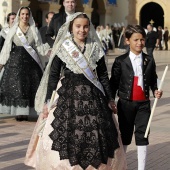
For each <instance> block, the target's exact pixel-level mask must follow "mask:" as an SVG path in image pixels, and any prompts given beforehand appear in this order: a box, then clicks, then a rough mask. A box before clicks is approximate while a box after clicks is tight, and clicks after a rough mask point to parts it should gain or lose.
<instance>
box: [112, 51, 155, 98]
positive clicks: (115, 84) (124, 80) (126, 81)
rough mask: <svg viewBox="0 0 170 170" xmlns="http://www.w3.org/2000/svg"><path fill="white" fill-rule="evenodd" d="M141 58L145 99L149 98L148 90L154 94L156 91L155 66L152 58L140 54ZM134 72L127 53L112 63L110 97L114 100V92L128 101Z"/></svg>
mask: <svg viewBox="0 0 170 170" xmlns="http://www.w3.org/2000/svg"><path fill="white" fill-rule="evenodd" d="M142 56H143V68H142V69H143V83H144V86H143V87H144V92H145V97H146V98H149V89H151V90H152V92H154V91H155V90H157V89H158V88H157V74H156V66H155V61H154V59H153V58H151V57H149V56H148V55H147V54H145V53H142ZM133 77H134V71H133V67H132V64H131V61H130V58H129V52H128V53H126V54H123V55H121V56H119V57H117V58H116V59H115V61H114V63H113V66H112V71H111V78H110V85H111V90H112V97H113V98H115V96H116V92H117V91H118V96H119V97H120V98H122V99H126V100H130V97H131V92H132V86H133Z"/></svg>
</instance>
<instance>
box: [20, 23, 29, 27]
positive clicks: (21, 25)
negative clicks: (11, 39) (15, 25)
mask: <svg viewBox="0 0 170 170" xmlns="http://www.w3.org/2000/svg"><path fill="white" fill-rule="evenodd" d="M28 26H29V24H28V23H23V22H20V23H19V27H21V28H25V27H28Z"/></svg>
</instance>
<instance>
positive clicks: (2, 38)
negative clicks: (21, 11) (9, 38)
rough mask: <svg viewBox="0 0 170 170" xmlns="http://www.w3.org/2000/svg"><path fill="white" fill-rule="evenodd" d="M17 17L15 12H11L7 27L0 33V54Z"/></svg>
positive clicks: (8, 16)
mask: <svg viewBox="0 0 170 170" xmlns="http://www.w3.org/2000/svg"><path fill="white" fill-rule="evenodd" d="M15 17H16V13H15V12H11V13H9V14H8V15H7V21H6V24H5V26H4V27H3V28H2V30H1V32H0V52H1V50H2V47H3V44H4V41H5V38H6V35H7V34H8V32H9V29H10V28H11V27H12V25H13V22H14V19H15Z"/></svg>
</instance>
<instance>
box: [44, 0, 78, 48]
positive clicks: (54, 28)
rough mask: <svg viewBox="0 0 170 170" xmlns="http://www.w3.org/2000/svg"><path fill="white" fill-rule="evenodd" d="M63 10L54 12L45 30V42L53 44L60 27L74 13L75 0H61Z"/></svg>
mask: <svg viewBox="0 0 170 170" xmlns="http://www.w3.org/2000/svg"><path fill="white" fill-rule="evenodd" d="M63 6H64V11H61V12H59V13H57V14H54V16H53V18H52V20H51V22H50V24H49V27H48V29H47V32H46V37H47V42H48V44H49V45H50V47H52V46H53V43H54V41H55V38H56V37H57V34H58V30H59V29H60V27H61V26H62V25H63V24H64V23H65V22H66V21H67V20H68V19H69V17H71V15H73V14H74V13H75V8H76V0H63Z"/></svg>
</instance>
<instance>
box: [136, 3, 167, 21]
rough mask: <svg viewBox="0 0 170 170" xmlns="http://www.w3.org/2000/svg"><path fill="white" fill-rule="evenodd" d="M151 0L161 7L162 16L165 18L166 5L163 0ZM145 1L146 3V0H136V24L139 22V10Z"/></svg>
mask: <svg viewBox="0 0 170 170" xmlns="http://www.w3.org/2000/svg"><path fill="white" fill-rule="evenodd" d="M149 2H150V1H149ZM151 2H154V3H157V4H159V5H160V6H161V7H162V9H163V11H164V18H165V17H166V16H167V11H166V5H165V3H164V2H163V0H152V1H151ZM147 3H148V0H142V1H140V2H139V1H137V4H136V7H137V8H136V19H137V21H138V24H139V23H140V11H141V9H142V8H143V6H144V5H146V4H147Z"/></svg>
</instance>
